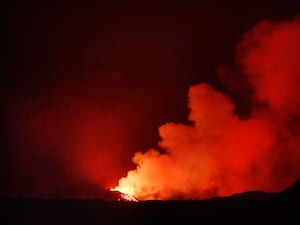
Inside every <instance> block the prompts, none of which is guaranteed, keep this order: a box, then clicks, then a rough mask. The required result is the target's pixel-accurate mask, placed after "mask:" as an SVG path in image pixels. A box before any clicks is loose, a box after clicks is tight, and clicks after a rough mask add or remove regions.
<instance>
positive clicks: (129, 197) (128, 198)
mask: <svg viewBox="0 0 300 225" xmlns="http://www.w3.org/2000/svg"><path fill="white" fill-rule="evenodd" d="M110 190H111V191H118V192H120V193H121V196H122V198H123V199H124V200H125V201H131V202H137V201H138V200H137V199H136V198H135V197H134V196H133V194H131V192H130V189H128V190H125V189H124V190H123V189H122V188H120V187H119V186H118V187H114V188H110Z"/></svg>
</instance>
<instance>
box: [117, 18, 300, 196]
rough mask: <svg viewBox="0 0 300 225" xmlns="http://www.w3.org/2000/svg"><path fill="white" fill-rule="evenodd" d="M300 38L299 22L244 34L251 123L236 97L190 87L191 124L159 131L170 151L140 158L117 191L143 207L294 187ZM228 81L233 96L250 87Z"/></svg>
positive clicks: (263, 25) (298, 171)
mask: <svg viewBox="0 0 300 225" xmlns="http://www.w3.org/2000/svg"><path fill="white" fill-rule="evenodd" d="M299 37H300V18H299V17H296V18H294V19H293V20H290V21H284V22H279V23H275V22H270V21H262V22H260V23H258V24H257V25H256V26H255V27H254V28H253V29H252V30H250V31H249V32H247V33H245V34H244V35H243V36H242V39H241V41H240V42H239V43H238V44H237V46H236V62H237V67H238V68H239V70H238V72H237V73H235V74H236V75H232V78H233V80H234V78H235V77H234V76H237V77H236V80H243V81H244V82H246V83H247V84H248V85H249V87H250V89H251V93H252V94H251V96H250V99H251V110H250V113H249V114H248V115H247V117H240V116H239V115H237V114H236V113H235V107H236V106H235V105H234V102H233V100H232V98H231V97H230V95H227V94H224V93H222V92H220V91H218V90H216V89H215V88H214V87H212V86H211V85H209V84H207V83H201V84H198V85H194V86H192V87H190V89H189V92H188V107H189V109H190V113H189V117H188V119H189V121H190V122H191V123H190V124H182V123H172V122H170V123H166V124H164V125H162V126H161V127H159V135H160V137H161V141H160V142H159V146H160V147H161V148H162V149H163V150H164V151H165V152H164V153H161V151H158V150H155V149H150V150H148V151H146V152H137V153H135V155H134V157H133V162H134V163H135V164H136V165H137V167H136V169H135V170H131V171H129V172H128V174H127V177H124V178H121V179H120V180H119V185H118V186H117V187H116V188H115V189H116V190H120V191H121V192H124V193H127V194H131V195H133V196H135V197H136V198H137V199H140V200H146V199H178V198H180V199H201V198H209V197H212V196H225V195H230V194H233V193H237V192H243V191H247V190H256V189H260V190H264V191H280V190H282V189H283V188H285V187H287V186H288V185H290V184H291V183H292V182H293V181H294V180H296V179H297V178H298V177H299V176H300V165H299V162H300V151H299V146H300V137H299V134H300V91H299V90H300V66H299V65H300V62H299V59H300V38H299ZM221 72H222V70H219V73H221ZM232 74H233V73H232ZM220 75H221V76H222V74H220ZM228 82H229V81H228V80H227V84H226V82H224V86H226V87H225V88H227V90H228V91H229V92H230V91H231V90H230V89H232V88H233V87H234V89H239V88H240V89H242V88H243V85H241V86H236V84H233V85H230V83H228ZM233 82H234V81H233ZM234 91H236V90H234ZM241 91H242V90H241Z"/></svg>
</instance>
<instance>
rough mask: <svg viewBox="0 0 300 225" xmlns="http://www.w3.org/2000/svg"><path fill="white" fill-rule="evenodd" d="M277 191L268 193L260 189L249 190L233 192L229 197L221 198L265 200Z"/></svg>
mask: <svg viewBox="0 0 300 225" xmlns="http://www.w3.org/2000/svg"><path fill="white" fill-rule="evenodd" d="M274 194H275V193H268V192H264V191H260V190H253V191H247V192H242V193H237V194H233V195H231V196H227V197H219V198H220V199H227V200H229V199H236V200H242V199H244V200H247V199H253V200H254V199H255V200H265V199H269V198H270V197H272V196H274Z"/></svg>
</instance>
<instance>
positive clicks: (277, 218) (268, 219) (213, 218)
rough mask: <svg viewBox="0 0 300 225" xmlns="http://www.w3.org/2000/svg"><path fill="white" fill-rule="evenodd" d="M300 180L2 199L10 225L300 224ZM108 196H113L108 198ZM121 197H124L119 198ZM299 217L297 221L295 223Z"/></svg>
mask: <svg viewBox="0 0 300 225" xmlns="http://www.w3.org/2000/svg"><path fill="white" fill-rule="evenodd" d="M299 195H300V180H298V181H296V182H295V183H294V184H293V185H292V186H290V187H289V188H287V189H285V190H283V191H281V192H278V193H266V192H261V191H248V192H245V193H239V194H234V195H232V196H229V197H220V198H213V199H208V200H168V201H158V200H155V201H154V200H151V201H140V202H130V201H122V200H121V199H120V196H121V194H120V193H118V192H115V191H114V192H112V191H111V192H110V193H109V194H108V195H107V196H106V197H107V199H106V200H99V199H87V200H83V199H50V198H49V199H29V198H28V199H20V198H5V199H1V206H2V209H4V211H3V212H2V215H3V216H2V217H1V220H3V221H1V222H2V223H4V221H6V224H33V225H34V224H86V225H89V224H154V223H158V222H159V223H174V224H270V223H272V222H274V223H275V222H276V223H278V222H279V223H280V224H290V223H291V222H293V223H298V222H299V217H298V208H297V204H298V203H299ZM108 199H110V200H108ZM120 200H121V201H120ZM297 221H298V222H297Z"/></svg>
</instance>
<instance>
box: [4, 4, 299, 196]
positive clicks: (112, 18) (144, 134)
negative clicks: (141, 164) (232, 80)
mask: <svg viewBox="0 0 300 225" xmlns="http://www.w3.org/2000/svg"><path fill="white" fill-rule="evenodd" d="M83 2H84V1H83ZM101 2H102V3H98V4H97V5H88V4H87V3H86V4H83V3H82V4H79V3H78V4H74V5H68V4H66V5H56V6H54V5H50V4H49V5H46V4H41V3H40V2H39V1H38V2H35V3H32V4H29V3H25V4H24V5H17V6H13V5H9V6H7V7H4V8H3V15H4V25H5V26H4V32H3V34H4V37H5V40H6V41H5V42H4V45H5V48H4V49H5V54H4V56H5V60H4V63H5V66H4V71H3V72H2V73H1V75H2V76H1V101H2V103H1V105H2V110H1V124H2V126H1V136H2V137H1V181H2V182H1V183H3V184H4V185H3V186H1V190H0V195H24V196H31V195H35V196H42V195H48V194H57V195H62V196H66V195H68V196H69V195H70V196H86V195H89V194H91V193H92V192H95V193H96V192H97V191H100V189H104V188H107V187H109V186H112V185H115V184H116V182H117V180H118V179H119V178H120V177H122V176H124V175H126V171H127V170H128V169H130V168H133V164H132V163H131V157H132V156H133V154H134V152H136V151H138V150H142V151H145V150H147V149H148V148H150V147H156V143H157V142H158V141H159V136H158V134H157V128H158V126H159V125H162V124H163V123H165V122H168V121H175V122H186V121H187V114H188V109H187V107H186V103H187V98H186V95H187V91H188V88H189V87H190V86H191V85H193V84H196V83H199V82H203V81H206V82H209V83H212V84H213V85H215V86H216V87H217V88H219V89H222V90H225V89H224V87H222V84H221V83H220V82H219V81H218V79H217V76H216V72H215V71H216V68H217V66H218V65H220V64H226V65H229V66H231V64H232V61H233V60H234V54H233V53H234V46H235V44H236V43H237V42H238V41H239V40H240V38H241V35H242V34H243V33H244V32H246V31H248V30H249V29H250V28H252V27H253V26H254V25H255V24H256V23H257V22H259V21H260V20H262V19H268V20H283V19H289V18H292V17H294V16H295V15H297V14H299V13H300V6H299V3H298V5H297V3H296V1H283V3H279V2H278V1H239V2H240V3H238V4H236V3H233V2H230V1H224V2H221V3H219V2H218V1H207V2H204V1H180V2H179V1H177V2H176V3H175V1H169V2H167V1H161V2H163V3H161V2H160V1H157V2H160V3H155V2H153V1H151V2H150V3H140V1H137V2H139V3H134V2H130V3H128V2H127V3H124V2H120V1H119V2H115V3H112V2H113V1H107V3H105V1H101ZM192 2H198V3H192ZM232 97H233V98H234V99H236V101H237V104H238V106H237V107H238V109H237V111H238V112H240V113H241V114H243V113H244V114H245V113H246V112H247V101H245V102H243V101H241V100H239V98H238V96H232ZM98 189H99V190H98Z"/></svg>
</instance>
